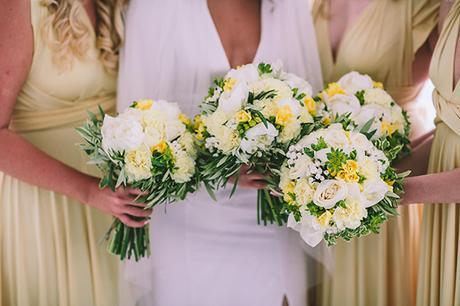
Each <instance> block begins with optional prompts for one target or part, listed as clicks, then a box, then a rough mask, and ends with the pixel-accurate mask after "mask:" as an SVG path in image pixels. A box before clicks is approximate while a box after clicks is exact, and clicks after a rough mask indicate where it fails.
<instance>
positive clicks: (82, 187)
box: [74, 175, 99, 205]
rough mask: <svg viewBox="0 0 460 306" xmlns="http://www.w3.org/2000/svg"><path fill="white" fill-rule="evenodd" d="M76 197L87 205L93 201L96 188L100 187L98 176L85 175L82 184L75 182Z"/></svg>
mask: <svg viewBox="0 0 460 306" xmlns="http://www.w3.org/2000/svg"><path fill="white" fill-rule="evenodd" d="M74 186H75V198H76V199H77V200H78V201H79V202H81V203H83V204H86V205H89V203H90V202H91V201H90V199H91V197H92V194H93V192H94V189H95V188H99V181H98V179H97V178H95V177H92V176H89V175H85V177H83V178H82V180H81V182H80V184H75V185H74Z"/></svg>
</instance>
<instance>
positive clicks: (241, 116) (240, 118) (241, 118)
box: [235, 110, 252, 123]
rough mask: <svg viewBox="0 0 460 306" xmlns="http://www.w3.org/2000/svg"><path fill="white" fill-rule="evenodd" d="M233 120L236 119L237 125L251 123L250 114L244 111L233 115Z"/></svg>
mask: <svg viewBox="0 0 460 306" xmlns="http://www.w3.org/2000/svg"><path fill="white" fill-rule="evenodd" d="M235 119H236V121H237V122H238V123H239V122H248V121H251V119H252V116H251V113H248V112H247V111H245V110H240V111H239V112H237V113H236V114H235Z"/></svg>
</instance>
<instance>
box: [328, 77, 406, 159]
mask: <svg viewBox="0 0 460 306" xmlns="http://www.w3.org/2000/svg"><path fill="white" fill-rule="evenodd" d="M319 97H320V99H321V100H322V101H323V102H324V104H325V108H326V110H327V112H329V114H330V116H331V117H332V118H333V119H337V118H342V119H343V118H347V119H349V123H350V124H351V126H350V128H352V129H356V130H359V131H361V132H362V133H363V134H365V135H366V136H367V137H368V139H370V140H372V141H387V142H388V144H386V145H385V147H386V148H388V149H389V150H391V152H387V153H388V155H389V157H390V158H391V159H393V156H396V155H397V154H398V153H399V152H400V151H402V153H407V152H408V151H409V147H408V146H409V129H410V123H409V120H408V118H407V115H406V113H405V112H404V111H403V110H402V108H401V107H400V106H399V105H398V104H396V103H395V101H394V100H393V98H392V97H391V96H390V95H389V94H388V93H387V92H386V91H385V90H384V89H383V85H382V83H378V82H374V81H373V80H372V79H371V78H370V77H369V76H368V75H363V74H360V73H358V72H355V71H353V72H350V73H347V74H346V75H344V76H343V77H342V78H340V80H339V81H338V82H337V83H330V84H329V85H328V86H327V87H326V88H325V89H324V90H323V92H322V93H321V94H320V95H319ZM332 121H334V120H332ZM385 151H386V150H385Z"/></svg>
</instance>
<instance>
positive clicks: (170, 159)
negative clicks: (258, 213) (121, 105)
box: [77, 100, 198, 260]
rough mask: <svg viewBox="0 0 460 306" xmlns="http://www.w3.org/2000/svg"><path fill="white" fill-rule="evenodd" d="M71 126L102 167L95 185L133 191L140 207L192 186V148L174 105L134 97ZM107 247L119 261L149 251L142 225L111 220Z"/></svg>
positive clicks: (163, 200)
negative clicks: (113, 113)
mask: <svg viewBox="0 0 460 306" xmlns="http://www.w3.org/2000/svg"><path fill="white" fill-rule="evenodd" d="M89 115H90V120H88V122H87V123H86V125H85V126H83V127H82V128H79V129H77V130H78V132H79V133H80V134H81V136H82V137H83V138H84V139H85V142H86V143H85V144H82V145H81V146H82V148H83V150H84V151H85V152H86V153H87V154H88V155H89V156H90V158H91V160H90V163H92V164H96V165H97V166H98V167H99V169H100V170H102V174H103V177H102V180H101V182H100V187H101V188H104V187H110V188H111V189H112V190H115V189H116V188H117V187H119V186H125V187H126V186H129V187H131V188H135V189H139V190H140V191H141V192H142V195H141V196H139V197H138V198H137V199H136V200H137V202H139V203H145V204H146V209H149V208H151V207H153V206H155V205H157V204H161V203H168V202H172V201H175V200H179V199H184V198H185V196H186V195H187V193H189V192H194V191H195V190H196V189H197V187H198V178H197V171H196V154H197V152H196V148H195V139H194V137H193V128H192V126H191V123H190V120H188V119H187V118H186V117H185V116H184V115H183V114H181V112H180V110H179V107H178V106H177V104H175V103H169V102H166V101H160V100H158V101H153V100H140V101H137V102H134V103H133V104H132V106H131V107H130V108H128V109H126V110H125V111H124V112H123V113H121V114H119V115H118V116H117V117H111V116H109V115H106V114H104V113H103V111H102V110H101V111H100V117H99V118H98V117H97V116H96V115H94V114H91V113H90V114H89ZM109 234H111V235H110V236H111V238H110V242H109V245H108V250H109V252H111V253H112V254H116V255H119V256H120V258H121V259H122V260H123V259H124V258H126V257H127V258H130V257H131V256H132V255H134V257H135V259H136V260H138V259H139V258H141V257H144V256H148V255H149V254H150V247H149V233H148V227H147V226H145V227H144V228H136V229H134V228H130V227H128V226H125V225H124V224H123V223H121V221H119V220H116V221H115V222H114V225H113V226H112V228H111V231H109Z"/></svg>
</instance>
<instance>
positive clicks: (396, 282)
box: [312, 0, 440, 306]
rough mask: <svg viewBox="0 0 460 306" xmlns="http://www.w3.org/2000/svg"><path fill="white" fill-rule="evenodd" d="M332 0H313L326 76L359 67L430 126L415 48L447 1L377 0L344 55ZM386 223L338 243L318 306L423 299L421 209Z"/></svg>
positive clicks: (405, 210)
mask: <svg viewBox="0 0 460 306" xmlns="http://www.w3.org/2000/svg"><path fill="white" fill-rule="evenodd" d="M328 3H329V2H328V1H324V0H313V7H312V10H313V16H314V23H315V28H316V35H317V39H318V48H319V50H320V56H321V66H322V70H323V76H324V79H325V81H326V82H333V81H337V80H338V79H339V78H340V77H341V76H342V75H344V74H345V73H347V72H349V71H352V70H356V71H359V72H361V73H366V74H369V75H370V76H371V77H372V78H373V79H374V80H376V81H381V82H383V83H384V85H385V89H386V90H388V92H389V93H390V94H391V95H392V96H393V98H394V99H395V100H396V102H398V104H400V105H401V106H402V107H403V108H404V109H406V110H407V111H408V113H409V116H410V119H411V122H412V137H416V136H419V135H421V134H423V133H425V132H426V131H427V128H429V126H430V125H429V123H428V124H427V119H426V116H425V114H428V113H429V111H428V107H429V106H430V105H429V103H430V102H429V101H421V100H420V99H419V97H418V96H419V93H420V91H421V90H422V86H421V85H415V84H413V82H412V63H413V60H414V56H415V53H416V52H417V51H418V50H419V48H420V47H421V46H422V45H423V44H424V43H425V42H426V40H427V39H428V36H429V34H430V33H431V31H432V30H433V29H434V27H435V26H436V22H437V17H438V11H439V5H440V1H439V0H403V1H394V0H378V1H377V0H375V1H371V3H369V5H368V6H367V7H366V8H365V10H364V11H363V13H362V14H361V15H360V16H359V17H358V19H357V20H356V21H355V22H354V24H353V25H351V26H350V27H349V28H348V29H347V30H346V32H345V34H344V36H343V38H342V40H341V43H340V46H339V49H338V51H337V56H336V59H335V60H334V58H333V53H332V47H331V42H330V33H329V18H330V17H329V16H330V14H329V11H330V7H329V4H328ZM399 213H400V216H399V217H397V218H393V219H392V220H390V221H389V222H388V223H387V224H385V225H383V226H382V229H381V232H380V234H378V235H371V236H367V237H363V238H359V239H355V240H353V241H351V242H348V243H347V242H339V243H338V244H337V246H336V248H335V271H334V273H333V276H332V277H328V276H327V272H324V273H320V275H321V274H322V277H323V281H324V283H323V286H321V287H320V288H319V293H318V296H319V299H320V303H319V304H318V305H323V306H329V305H331V306H334V305H343V306H348V305H349V306H357V305H358V306H359V305H366V306H368V305H373V306H386V305H388V306H390V305H391V306H394V305H397V306H399V305H400V306H408V305H414V304H415V295H416V288H417V267H418V249H419V246H418V243H419V228H420V223H421V218H422V217H421V209H420V207H418V206H406V207H402V208H400V209H399Z"/></svg>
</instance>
